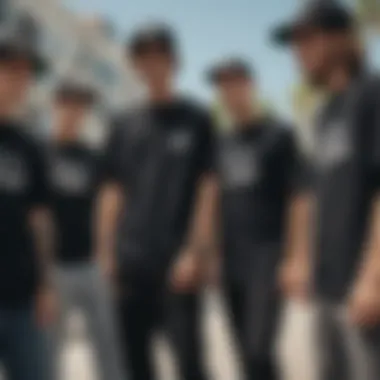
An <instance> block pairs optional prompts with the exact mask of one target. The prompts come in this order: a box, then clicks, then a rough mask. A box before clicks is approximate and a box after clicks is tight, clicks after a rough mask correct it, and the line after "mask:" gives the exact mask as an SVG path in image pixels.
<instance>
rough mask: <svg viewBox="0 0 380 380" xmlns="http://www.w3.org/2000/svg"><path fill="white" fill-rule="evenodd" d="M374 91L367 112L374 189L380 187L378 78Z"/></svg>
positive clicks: (379, 100) (379, 84)
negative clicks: (370, 106) (368, 111)
mask: <svg viewBox="0 0 380 380" xmlns="http://www.w3.org/2000/svg"><path fill="white" fill-rule="evenodd" d="M374 87H375V88H374V91H373V92H372V93H371V98H372V105H373V107H372V108H371V112H370V113H369V116H368V117H369V120H367V122H368V123H369V124H370V127H371V128H370V130H371V134H370V136H371V137H370V139H369V144H370V148H371V149H370V168H371V181H372V183H373V186H374V187H375V189H376V190H379V189H380V80H379V81H377V83H375V86H374Z"/></svg>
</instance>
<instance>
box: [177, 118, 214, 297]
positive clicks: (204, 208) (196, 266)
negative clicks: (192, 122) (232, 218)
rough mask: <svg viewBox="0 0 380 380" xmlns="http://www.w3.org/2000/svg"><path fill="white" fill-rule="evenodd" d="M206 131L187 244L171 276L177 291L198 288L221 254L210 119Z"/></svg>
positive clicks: (205, 126)
mask: <svg viewBox="0 0 380 380" xmlns="http://www.w3.org/2000/svg"><path fill="white" fill-rule="evenodd" d="M204 128H205V129H204V138H203V141H202V144H201V149H200V155H199V173H200V176H199V180H198V187H197V193H196V197H195V199H196V201H195V204H194V209H193V214H192V217H191V221H190V224H189V229H188V232H187V236H186V239H185V243H184V246H183V248H182V252H181V254H180V256H179V257H178V260H177V262H176V263H175V265H174V267H173V272H172V276H171V282H172V286H173V287H174V289H175V290H177V291H188V290H191V289H192V288H194V287H196V286H198V285H199V283H200V281H201V280H202V278H203V277H204V274H205V272H206V270H207V269H208V266H209V263H210V261H211V260H213V257H214V256H215V253H216V252H217V250H218V248H217V246H218V218H217V210H218V204H219V202H218V199H219V196H218V183H217V179H216V175H215V173H214V172H213V155H214V149H213V145H214V141H213V133H212V126H211V123H210V122H209V120H208V119H207V122H205V125H204Z"/></svg>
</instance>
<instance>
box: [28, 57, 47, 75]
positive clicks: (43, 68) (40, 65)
mask: <svg viewBox="0 0 380 380" xmlns="http://www.w3.org/2000/svg"><path fill="white" fill-rule="evenodd" d="M30 59H31V62H32V65H33V69H34V72H35V74H36V75H37V76H43V75H45V74H46V73H47V72H48V71H49V69H50V65H49V63H48V61H47V60H46V59H45V58H44V57H42V56H40V55H39V54H32V55H31V57H30Z"/></svg>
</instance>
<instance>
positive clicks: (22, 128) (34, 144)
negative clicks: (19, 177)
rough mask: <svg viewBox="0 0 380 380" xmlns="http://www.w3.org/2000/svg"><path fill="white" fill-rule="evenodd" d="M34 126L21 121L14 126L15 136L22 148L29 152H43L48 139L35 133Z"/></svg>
mask: <svg viewBox="0 0 380 380" xmlns="http://www.w3.org/2000/svg"><path fill="white" fill-rule="evenodd" d="M32 128H33V125H27V124H24V123H20V124H18V125H17V126H14V127H13V130H12V133H13V137H14V139H15V140H16V141H17V142H18V145H19V146H20V148H22V149H24V150H26V151H27V152H28V153H32V154H40V153H41V154H43V152H44V151H45V150H46V147H47V140H46V138H45V137H44V136H42V135H40V134H37V133H35V131H33V130H32Z"/></svg>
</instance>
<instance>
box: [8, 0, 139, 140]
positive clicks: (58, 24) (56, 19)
mask: <svg viewBox="0 0 380 380" xmlns="http://www.w3.org/2000/svg"><path fill="white" fill-rule="evenodd" d="M0 17H1V18H2V20H5V21H6V22H12V20H15V19H19V18H22V19H25V20H27V22H32V23H35V24H36V25H37V27H38V28H39V29H40V33H41V37H42V41H41V43H42V44H43V49H44V51H45V52H46V55H47V56H48V57H49V59H50V61H51V67H52V70H51V72H50V73H49V75H47V76H46V77H44V78H43V80H42V81H41V82H40V83H39V84H37V85H36V88H35V89H34V91H33V94H32V96H31V104H30V107H31V111H30V112H32V113H34V114H35V115H38V114H40V115H42V116H40V117H42V118H44V119H45V121H46V117H47V118H48V116H47V114H46V109H48V107H47V106H48V104H49V99H50V94H51V90H52V89H53V88H54V86H55V84H56V81H57V79H58V78H60V77H62V76H65V75H75V76H79V77H81V78H85V79H86V80H88V81H90V82H92V83H94V84H95V85H96V86H97V88H98V89H99V90H100V91H101V93H102V96H103V102H102V107H99V108H98V109H97V110H96V111H95V112H94V114H93V115H92V117H91V120H89V127H88V128H87V129H88V131H89V132H88V133H89V135H90V137H99V136H98V135H99V133H100V132H101V130H102V124H103V119H104V116H105V115H106V114H108V112H110V111H111V110H113V109H115V108H119V107H124V106H128V105H130V104H132V103H133V102H134V101H137V100H138V99H140V98H141V97H142V96H143V91H142V87H141V86H140V84H139V83H138V81H137V80H136V77H135V75H134V74H133V71H132V69H130V68H128V67H127V66H126V65H125V62H124V61H125V60H124V59H123V53H122V49H121V47H120V45H119V44H118V43H117V42H116V39H115V38H113V37H114V33H113V31H112V24H111V23H110V22H109V21H107V20H104V19H102V18H101V17H91V18H83V17H81V16H79V15H77V14H75V13H73V12H71V11H70V10H69V9H67V8H66V7H65V6H64V3H62V2H60V1H59V0H32V1H31V0H0ZM45 124H46V125H47V124H48V123H47V122H45Z"/></svg>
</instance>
